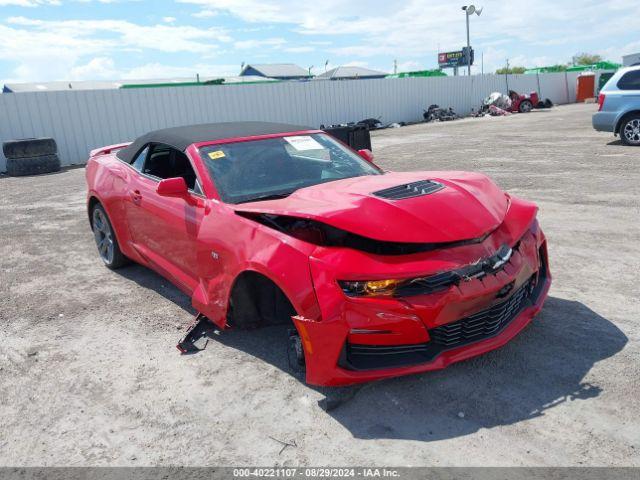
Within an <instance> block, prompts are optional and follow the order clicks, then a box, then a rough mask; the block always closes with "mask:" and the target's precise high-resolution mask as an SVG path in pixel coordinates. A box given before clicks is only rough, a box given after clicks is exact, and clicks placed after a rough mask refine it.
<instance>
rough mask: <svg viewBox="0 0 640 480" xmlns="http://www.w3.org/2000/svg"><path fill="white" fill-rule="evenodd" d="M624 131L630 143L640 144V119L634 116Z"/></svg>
mask: <svg viewBox="0 0 640 480" xmlns="http://www.w3.org/2000/svg"><path fill="white" fill-rule="evenodd" d="M623 133H624V137H625V138H626V139H627V141H628V142H629V143H633V144H634V145H638V144H640V119H639V118H634V119H633V120H630V121H628V122H627V123H626V124H625V126H624V132H623Z"/></svg>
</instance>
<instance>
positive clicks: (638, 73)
mask: <svg viewBox="0 0 640 480" xmlns="http://www.w3.org/2000/svg"><path fill="white" fill-rule="evenodd" d="M618 88H619V89H620V90H640V70H634V71H633V72H627V73H625V74H624V75H623V76H622V78H621V79H620V80H618Z"/></svg>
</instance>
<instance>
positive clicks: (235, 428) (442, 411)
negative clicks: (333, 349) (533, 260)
mask: <svg viewBox="0 0 640 480" xmlns="http://www.w3.org/2000/svg"><path fill="white" fill-rule="evenodd" d="M594 110H595V107H594V106H593V105H571V106H563V107H557V108H554V109H552V110H550V111H536V112H533V113H531V114H527V115H513V116H511V117H505V118H483V119H468V120H462V121H457V122H452V123H441V124H433V125H416V126H411V127H406V128H402V129H391V130H386V131H381V132H376V134H375V136H374V150H375V153H376V156H377V161H378V163H379V164H380V165H382V166H383V167H385V168H387V169H396V170H429V169H431V170H442V169H445V170H446V169H455V170H478V171H482V172H484V173H487V174H488V175H490V176H492V177H493V178H494V179H495V180H496V181H497V182H498V183H499V184H500V185H501V186H502V187H504V188H505V189H506V190H508V191H509V192H510V193H512V194H514V195H519V196H522V197H524V198H527V199H531V200H534V201H536V202H537V203H538V204H539V206H540V214H539V218H540V222H541V225H542V227H543V228H544V229H545V232H546V234H547V236H548V239H549V250H550V261H551V270H552V274H553V275H554V284H553V287H552V290H551V293H550V297H549V299H548V301H547V303H546V305H545V307H544V310H543V312H542V313H541V314H540V315H539V317H537V319H536V320H535V321H534V322H533V323H532V324H531V325H530V326H529V328H527V329H526V330H525V331H524V332H522V333H521V334H520V335H519V336H518V337H517V338H516V339H515V340H514V341H512V342H511V343H510V344H508V345H507V346H505V347H504V348H502V349H500V350H498V351H495V352H492V353H490V354H488V355H485V356H482V357H480V358H476V359H474V360H471V361H467V362H463V363H459V364H456V365H454V366H452V367H450V368H448V369H446V370H444V371H440V372H437V373H428V374H424V375H419V376H412V377H405V378H400V379H394V380H390V381H384V382H378V383H375V384H370V385H367V386H365V387H364V388H362V389H360V390H355V389H353V390H348V392H347V394H348V393H353V394H354V396H353V398H351V399H350V400H348V401H347V402H345V403H344V404H343V405H341V406H340V407H339V408H337V409H335V410H332V411H329V412H326V411H324V410H323V409H322V408H320V406H319V404H318V402H319V401H321V400H322V399H324V398H325V397H326V396H327V395H328V396H329V398H333V397H332V396H335V395H336V394H337V393H336V392H333V391H328V390H327V389H316V388H311V387H308V386H306V385H304V384H303V383H302V382H300V381H299V380H298V379H297V378H295V377H294V376H292V375H290V374H289V373H287V367H286V364H287V362H286V356H285V349H284V346H283V344H282V343H281V338H280V336H281V335H282V334H283V332H282V331H281V330H280V329H269V330H263V331H258V332H231V333H225V334H222V335H221V336H219V337H218V338H216V339H213V340H211V341H209V343H208V345H207V348H206V350H204V351H202V352H200V353H199V354H196V355H192V356H180V355H179V354H178V352H177V350H176V348H175V344H176V342H177V340H178V338H179V337H180V336H181V335H182V333H183V331H184V328H185V327H186V326H187V325H188V324H189V323H190V322H191V320H192V316H193V314H194V312H193V311H192V309H191V307H190V304H189V300H188V298H187V297H186V296H184V295H183V294H182V293H180V292H179V291H178V290H177V289H176V288H174V287H173V286H171V285H170V284H169V283H168V282H166V281H165V280H163V279H162V278H161V277H159V276H157V275H155V274H154V273H152V272H150V271H148V270H146V269H144V268H142V267H139V266H132V267H128V268H125V269H123V270H121V271H119V272H111V271H109V270H107V269H106V268H104V267H103V266H102V265H101V263H100V260H99V258H98V256H97V253H96V249H95V246H94V243H93V237H92V235H91V233H90V231H89V226H88V222H87V215H86V213H85V197H84V195H85V191H84V189H85V185H84V170H83V169H82V168H78V169H70V170H66V171H63V172H61V173H57V174H51V175H43V176H38V177H30V178H9V177H4V176H3V177H0V192H1V194H0V229H1V230H0V231H1V237H0V238H1V239H2V241H1V242H0V328H1V336H2V342H0V432H1V433H0V465H11V466H23V465H57V466H63V465H112V466H115V465H193V466H200V465H271V466H272V465H316V466H319V465H378V466H383V465H395V466H401V465H421V466H425V465H428V466H430V465H438V466H440V465H563V466H568V465H598V466H600V465H620V466H622V465H634V466H640V417H639V414H638V412H639V411H640V387H639V378H640V368H639V367H640V348H639V347H638V341H639V340H640V319H639V316H640V315H639V314H640V308H639V307H640V305H639V300H638V298H639V297H640V289H639V288H638V282H637V276H638V271H640V226H639V224H638V219H639V218H640V216H639V213H640V211H639V210H640V208H639V205H640V201H639V200H638V199H639V193H640V188H639V187H638V185H640V168H639V164H640V149H638V148H636V149H634V148H628V147H623V146H621V145H620V143H619V142H617V141H615V139H614V137H613V136H611V135H608V134H600V133H597V132H595V131H593V130H592V128H591V124H590V121H591V114H592V113H593V111H594ZM342 393H344V392H342ZM278 440H279V441H283V442H287V443H290V444H291V446H288V447H286V448H285V449H284V450H282V447H283V446H282V444H280V443H279V442H278Z"/></svg>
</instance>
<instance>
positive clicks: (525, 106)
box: [519, 100, 533, 113]
mask: <svg viewBox="0 0 640 480" xmlns="http://www.w3.org/2000/svg"><path fill="white" fill-rule="evenodd" d="M519 110H520V113H529V112H530V111H531V110H533V103H531V102H530V101H529V100H523V101H522V102H521V103H520V108H519Z"/></svg>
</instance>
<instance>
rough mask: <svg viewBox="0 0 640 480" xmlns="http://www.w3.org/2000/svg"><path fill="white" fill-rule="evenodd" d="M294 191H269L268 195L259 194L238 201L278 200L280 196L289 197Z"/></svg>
mask: <svg viewBox="0 0 640 480" xmlns="http://www.w3.org/2000/svg"><path fill="white" fill-rule="evenodd" d="M292 193H293V192H284V193H269V194H267V195H261V196H258V197H252V198H248V199H247V200H242V201H241V202H237V203H250V202H262V201H266V200H278V199H280V198H287V197H288V196H289V195H291V194H292Z"/></svg>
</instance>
